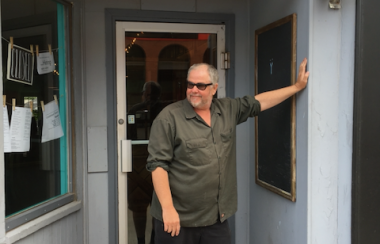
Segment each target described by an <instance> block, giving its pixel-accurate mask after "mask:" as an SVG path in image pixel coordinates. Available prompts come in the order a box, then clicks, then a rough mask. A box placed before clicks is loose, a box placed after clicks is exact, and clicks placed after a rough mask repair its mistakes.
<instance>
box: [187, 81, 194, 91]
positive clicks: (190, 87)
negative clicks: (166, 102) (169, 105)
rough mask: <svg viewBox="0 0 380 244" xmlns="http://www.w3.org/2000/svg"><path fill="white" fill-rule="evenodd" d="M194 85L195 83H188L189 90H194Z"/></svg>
mask: <svg viewBox="0 0 380 244" xmlns="http://www.w3.org/2000/svg"><path fill="white" fill-rule="evenodd" d="M194 85H195V84H194V83H191V82H187V88H189V89H193V87H194Z"/></svg>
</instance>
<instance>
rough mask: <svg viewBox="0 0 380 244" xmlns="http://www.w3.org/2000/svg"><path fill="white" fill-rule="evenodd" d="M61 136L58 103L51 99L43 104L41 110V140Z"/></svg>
mask: <svg viewBox="0 0 380 244" xmlns="http://www.w3.org/2000/svg"><path fill="white" fill-rule="evenodd" d="M62 136H63V130H62V125H61V117H60V116H59V109H58V104H56V103H55V101H51V102H50V103H48V104H45V111H44V112H43V126H42V139H41V142H47V141H51V140H54V139H57V138H60V137H62Z"/></svg>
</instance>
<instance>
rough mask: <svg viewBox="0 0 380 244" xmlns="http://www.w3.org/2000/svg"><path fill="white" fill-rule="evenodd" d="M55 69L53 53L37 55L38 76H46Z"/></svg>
mask: <svg viewBox="0 0 380 244" xmlns="http://www.w3.org/2000/svg"><path fill="white" fill-rule="evenodd" d="M54 69H55V65H54V56H53V53H49V52H45V53H39V54H38V56H37V72H38V74H40V75H42V74H47V73H51V72H53V71H54Z"/></svg>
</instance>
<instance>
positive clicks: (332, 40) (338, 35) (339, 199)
mask: <svg viewBox="0 0 380 244" xmlns="http://www.w3.org/2000/svg"><path fill="white" fill-rule="evenodd" d="M250 12H251V20H250V24H251V26H250V31H251V35H250V36H251V40H254V39H253V38H254V31H255V30H256V29H258V28H260V27H263V26H265V25H267V24H269V23H271V22H273V21H275V20H277V19H280V18H282V17H285V16H287V15H289V14H291V13H297V17H298V23H297V66H298V65H299V63H300V62H301V61H302V59H303V58H304V57H307V58H308V60H309V63H308V69H309V70H310V72H311V75H310V78H309V84H308V87H307V88H306V90H305V91H302V92H301V93H300V94H298V95H297V111H296V114H297V115H296V116H297V119H296V123H297V130H296V133H297V141H296V143H297V147H296V149H297V155H296V157H297V159H296V161H297V167H296V168H297V186H296V188H297V191H296V192H297V201H296V202H295V203H292V202H290V201H288V200H285V199H283V198H281V197H279V196H277V195H275V194H273V193H271V192H269V191H267V190H265V189H263V188H262V187H259V186H257V185H255V183H254V178H253V177H252V178H251V179H252V181H251V189H250V197H251V201H250V206H251V212H250V220H251V222H250V223H251V226H250V230H251V237H250V243H270V244H271V243H300V244H301V243H350V221H351V219H350V206H351V203H350V196H351V161H352V160H351V153H352V148H351V147H352V105H353V64H354V31H355V24H354V20H355V1H353V0H350V1H344V2H343V6H342V9H341V10H331V9H329V8H328V1H312V0H310V1H297V0H292V1H274V0H270V1H268V0H266V1H264V0H256V1H252V5H251V7H250ZM253 49H254V46H253V41H252V42H251V55H250V56H251V62H250V63H251V66H252V67H253V65H254V60H253V58H254V50H253ZM297 70H298V68H297ZM251 77H252V78H251V80H252V81H253V80H254V73H253V72H251ZM251 89H253V88H251ZM251 126H252V127H251V128H253V123H251ZM251 136H253V130H251ZM251 144H252V145H253V143H251ZM251 159H254V153H253V152H252V154H251ZM252 164H253V162H252ZM251 175H254V168H251Z"/></svg>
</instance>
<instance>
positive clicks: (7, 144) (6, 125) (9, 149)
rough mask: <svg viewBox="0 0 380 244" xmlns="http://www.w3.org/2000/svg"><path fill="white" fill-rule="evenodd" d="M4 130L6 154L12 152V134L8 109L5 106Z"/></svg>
mask: <svg viewBox="0 0 380 244" xmlns="http://www.w3.org/2000/svg"><path fill="white" fill-rule="evenodd" d="M3 128H4V152H5V153H9V152H12V147H11V132H10V128H9V117H8V108H7V106H3Z"/></svg>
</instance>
